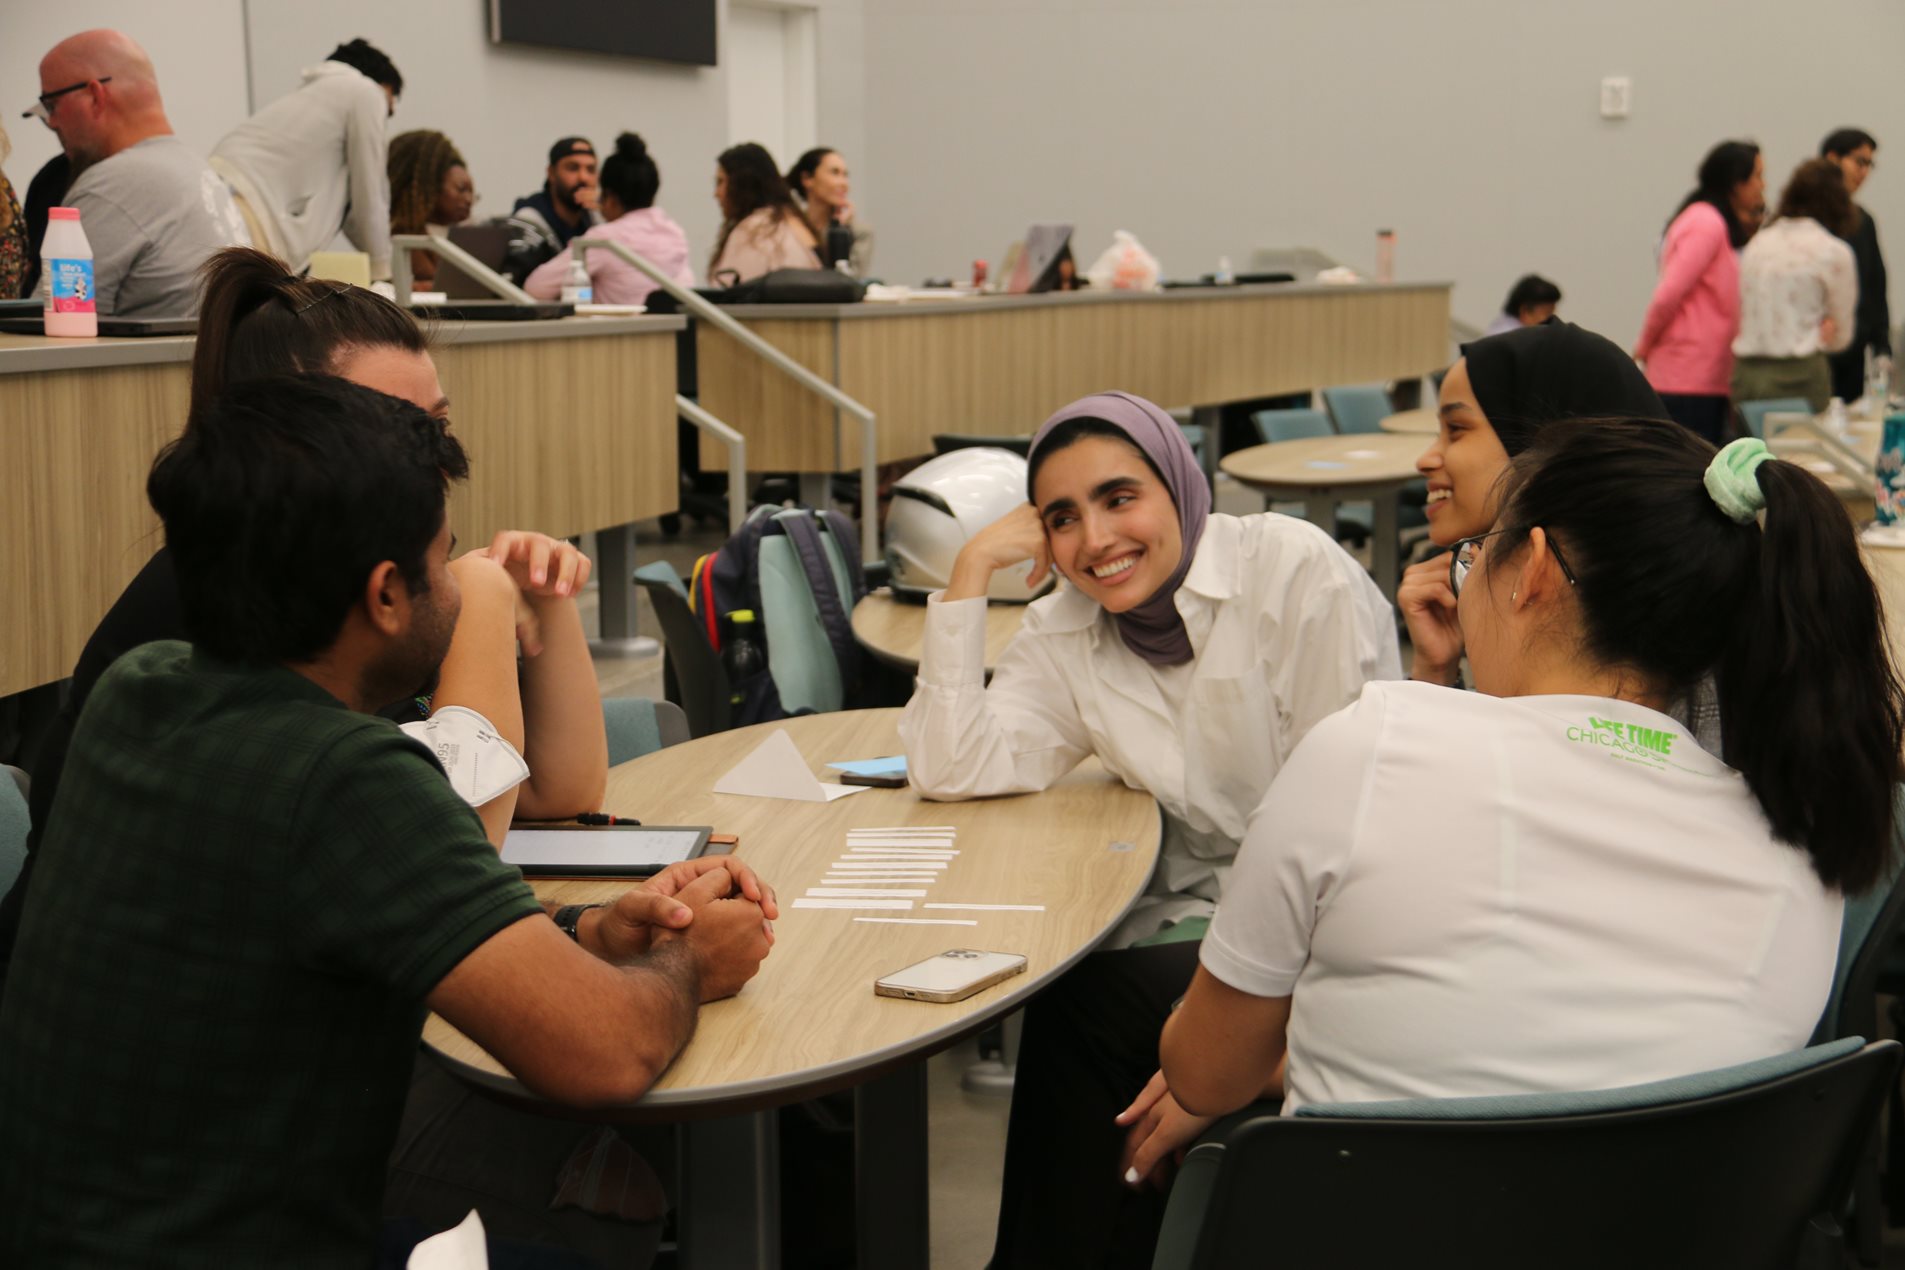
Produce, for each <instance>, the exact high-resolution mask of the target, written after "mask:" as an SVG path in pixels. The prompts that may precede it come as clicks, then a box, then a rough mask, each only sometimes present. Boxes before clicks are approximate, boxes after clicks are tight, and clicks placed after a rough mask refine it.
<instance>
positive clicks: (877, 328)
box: [695, 282, 1449, 472]
mask: <svg viewBox="0 0 1905 1270" xmlns="http://www.w3.org/2000/svg"><path fill="white" fill-rule="evenodd" d="M727 312H728V313H729V314H730V315H731V316H733V317H735V318H738V319H740V320H741V321H743V322H745V323H746V324H747V325H748V326H749V327H750V328H751V329H752V330H753V331H754V332H755V333H756V334H758V335H760V336H761V337H762V338H763V339H765V340H767V341H768V342H769V343H770V344H773V345H774V346H775V347H777V348H779V349H780V350H781V351H783V352H785V353H787V354H788V355H789V356H790V357H792V358H793V359H794V360H796V361H798V362H800V363H801V364H803V365H804V366H806V367H807V368H808V369H810V370H812V371H814V372H815V373H816V374H818V375H820V376H821V377H822V378H824V379H827V380H828V381H829V382H831V383H832V384H833V385H834V386H835V387H837V388H839V389H840V390H841V391H842V392H845V393H846V394H847V395H848V396H850V397H852V398H854V399H855V400H856V401H858V402H860V403H861V404H862V405H865V406H866V407H868V408H869V409H871V410H872V411H873V412H874V414H875V416H876V418H877V425H876V426H877V431H878V457H879V461H880V462H882V463H888V462H893V461H895V460H900V459H910V458H917V457H919V456H922V455H928V454H931V453H932V452H933V444H932V438H933V435H934V434H935V433H943V432H963V433H981V434H993V435H1003V434H1011V433H1027V432H1030V431H1031V430H1032V429H1034V428H1035V427H1037V426H1038V424H1039V423H1040V422H1041V421H1043V420H1044V418H1045V417H1046V416H1047V415H1049V414H1050V413H1051V412H1052V411H1053V410H1056V409H1057V408H1058V407H1059V406H1062V405H1064V404H1065V403H1066V402H1068V401H1072V400H1075V399H1076V398H1079V397H1083V396H1085V395H1086V394H1088V393H1093V392H1100V391H1103V390H1105V389H1111V388H1116V389H1122V390H1123V391H1126V392H1131V393H1135V394H1137V395H1138V396H1141V397H1145V398H1147V399H1149V400H1151V401H1154V402H1156V403H1158V404H1159V405H1161V406H1164V407H1166V408H1174V407H1181V406H1190V407H1214V406H1218V405H1222V404H1223V403H1226V402H1232V401H1245V400H1250V399H1253V398H1257V397H1269V396H1276V395H1279V394H1283V393H1293V392H1304V391H1309V390H1312V389H1317V388H1324V387H1329V386H1332V385H1335V384H1354V383H1368V382H1371V381H1375V380H1392V379H1411V378H1415V377H1418V376H1421V375H1426V374H1428V373H1430V372H1431V371H1434V370H1437V369H1439V368H1440V367H1442V366H1445V365H1447V364H1448V360H1449V284H1448V283H1441V282H1436V283H1397V284H1391V285H1387V286H1385V285H1377V284H1371V283H1365V284H1359V285H1355V286H1323V285H1316V284H1306V285H1299V284H1295V283H1272V284H1263V285H1253V286H1232V287H1184V288H1174V289H1172V290H1169V291H1152V292H1129V291H1089V290H1087V291H1070V292H1052V293H1048V294H1044V295H1026V296H979V297H968V298H963V299H945V300H908V301H903V302H900V303H883V302H871V301H869V302H863V303H859V304H793V305H790V304H775V305H740V306H735V307H732V308H729V309H728V310H727ZM695 344H696V353H697V359H698V363H699V379H700V400H701V404H702V405H703V406H705V407H707V409H709V410H710V411H712V412H713V413H714V414H715V415H716V416H718V417H719V418H721V419H723V420H725V421H727V422H728V423H729V424H731V425H733V426H734V427H735V428H738V429H739V430H740V431H741V432H743V433H744V434H746V436H747V438H748V466H749V467H750V468H754V469H756V470H761V471H778V472H837V471H844V470H848V469H851V468H856V467H857V466H858V465H859V461H860V435H859V432H858V430H857V429H858V425H857V423H856V422H855V421H854V420H853V419H851V418H847V419H845V420H837V419H836V418H835V414H836V412H835V410H834V408H833V407H832V406H831V405H829V404H828V403H826V402H824V401H822V400H821V399H820V398H818V397H817V396H815V395H814V394H812V393H810V392H807V391H806V390H804V389H802V388H801V387H800V386H799V385H798V384H796V383H795V382H794V381H793V380H791V379H789V378H788V377H787V376H786V375H784V374H782V373H781V372H780V371H778V370H776V369H774V368H773V367H770V366H768V365H766V364H765V363H764V362H762V360H761V359H760V358H759V357H757V356H755V355H754V354H752V353H750V352H749V351H748V350H746V349H745V348H743V347H741V346H740V345H739V344H738V343H737V342H736V341H735V340H733V339H732V338H730V337H729V336H727V335H726V334H724V333H722V332H721V331H718V330H714V329H712V328H711V327H710V326H709V325H708V324H706V323H699V324H697V326H696V334H695ZM701 461H702V463H703V464H704V465H706V466H713V467H718V466H720V464H721V463H722V462H724V461H725V456H724V455H723V454H722V453H721V452H720V451H719V448H718V446H716V445H715V444H713V443H710V442H708V441H706V440H705V439H704V441H703V442H702V454H701Z"/></svg>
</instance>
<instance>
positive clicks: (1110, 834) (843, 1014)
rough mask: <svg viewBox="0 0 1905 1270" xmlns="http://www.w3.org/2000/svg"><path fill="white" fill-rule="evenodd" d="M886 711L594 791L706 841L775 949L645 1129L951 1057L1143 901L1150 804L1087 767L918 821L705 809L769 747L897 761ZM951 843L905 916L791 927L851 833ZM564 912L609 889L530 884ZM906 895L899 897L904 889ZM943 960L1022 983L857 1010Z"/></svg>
mask: <svg viewBox="0 0 1905 1270" xmlns="http://www.w3.org/2000/svg"><path fill="white" fill-rule="evenodd" d="M899 717H900V712H899V711H898V710H861V711H851V712H846V713H840V714H822V715H810V716H806V717H803V718H799V719H789V720H785V721H783V722H780V723H767V724H760V725H757V726H755V727H751V728H741V729H737V730H735V731H732V732H723V733H717V734H716V735H713V736H707V737H702V738H700V739H699V740H695V741H690V742H687V743H686V744H683V745H677V746H674V747H672V748H669V749H666V750H660V751H657V752H655V753H653V754H647V755H644V756H643V757H641V758H638V759H636V760H634V761H633V762H629V763H624V764H622V765H621V766H619V767H616V768H615V769H613V770H612V771H611V772H610V773H609V782H608V794H607V800H606V803H605V804H604V805H605V806H607V807H608V808H609V809H611V810H612V811H614V812H616V813H618V814H627V815H633V816H639V817H640V818H641V819H643V820H646V821H648V822H649V823H650V824H676V825H713V826H714V827H715V828H716V830H717V831H718V832H725V833H734V834H738V835H739V836H740V840H741V841H740V845H739V846H738V847H737V848H736V849H735V854H736V855H737V856H738V857H739V858H741V859H743V860H745V861H747V863H748V864H749V865H751V866H752V867H753V868H754V869H755V870H756V871H758V872H759V873H760V874H761V875H762V877H764V878H765V879H766V880H767V881H768V882H769V883H770V884H771V885H773V886H774V888H775V889H776V891H777V892H778V893H779V896H780V902H781V916H780V920H779V921H777V922H776V923H775V924H774V933H775V937H776V942H775V945H774V950H773V952H772V953H771V954H770V955H769V956H768V959H767V961H766V962H765V963H764V964H763V965H762V967H761V973H760V974H759V975H757V976H756V977H755V978H754V980H753V981H752V982H750V983H749V984H748V985H747V987H746V988H745V989H744V990H743V991H742V992H741V994H740V995H739V996H737V997H734V998H731V999H729V1000H727V1001H717V1002H715V1003H713V1004H712V1005H708V1006H704V1007H703V1008H702V1011H701V1020H700V1023H699V1025H698V1027H697V1029H696V1032H695V1037H694V1040H693V1041H692V1042H690V1043H689V1045H688V1048H687V1049H686V1050H684V1051H683V1052H682V1054H681V1057H680V1058H678V1059H677V1060H676V1061H675V1064H674V1066H673V1067H671V1068H669V1069H668V1071H667V1072H666V1073H665V1074H664V1075H663V1076H662V1078H661V1080H660V1081H658V1082H657V1083H656V1084H655V1086H654V1088H653V1089H651V1090H650V1091H649V1093H648V1095H647V1097H645V1098H644V1099H642V1101H641V1103H640V1104H639V1106H640V1107H641V1108H642V1109H650V1108H652V1109H654V1110H655V1111H656V1112H657V1113H658V1118H665V1116H663V1115H662V1114H661V1113H675V1114H678V1113H679V1111H681V1110H684V1109H687V1108H691V1107H695V1106H704V1107H706V1106H714V1105H718V1107H719V1110H720V1111H721V1112H723V1113H726V1112H729V1111H739V1110H744V1109H747V1108H748V1107H750V1106H752V1107H765V1106H771V1105H774V1104H777V1103H785V1102H790V1101H793V1100H795V1099H797V1098H802V1097H808V1096H811V1095H813V1094H817V1093H821V1092H824V1091H826V1090H829V1089H837V1088H842V1087H845V1086H847V1085H852V1084H856V1083H858V1082H859V1081H861V1080H863V1079H865V1078H867V1077H869V1076H871V1075H874V1074H876V1073H878V1072H880V1071H882V1070H885V1069H887V1068H890V1067H893V1066H896V1065H898V1064H900V1063H903V1062H907V1061H910V1060H913V1059H916V1058H920V1057H924V1056H926V1055H928V1054H930V1053H932V1052H934V1051H935V1050H937V1049H940V1048H943V1047H944V1046H946V1045H949V1044H951V1043H952V1042H953V1041H955V1040H957V1039H959V1038H960V1037H961V1036H964V1035H966V1034H968V1033H970V1032H971V1031H973V1030H974V1029H976V1028H978V1027H980V1026H982V1025H983V1024H984V1023H985V1022H986V1021H987V1020H989V1019H991V1018H992V1017H994V1016H997V1015H999V1014H1002V1013H1005V1012H1006V1011H1008V1010H1011V1009H1015V1008H1017V1007H1018V1006H1019V1005H1021V1004H1023V1002H1024V1000H1025V998H1026V997H1027V996H1029V995H1030V994H1031V993H1032V992H1034V991H1035V990H1037V989H1038V988H1040V987H1042V986H1043V985H1045V984H1046V983H1048V982H1050V981H1051V979H1052V978H1053V977H1054V976H1056V975H1057V974H1059V973H1060V972H1062V971H1063V970H1065V969H1066V968H1067V967H1069V966H1070V965H1071V964H1072V963H1074V962H1075V961H1077V960H1078V959H1079V958H1080V957H1082V956H1084V955H1085V953H1087V952H1088V951H1090V950H1091V948H1092V946H1093V945H1094V944H1096V943H1097V942H1098V941H1099V940H1101V939H1103V938H1104V937H1105V936H1106V935H1107V934H1109V933H1110V932H1111V929H1112V927H1113V926H1115V925H1116V924H1117V922H1118V920H1119V919H1120V918H1121V917H1122V916H1123V915H1124V913H1125V911H1126V910H1127V909H1129V908H1130V906H1131V904H1132V902H1133V901H1134V900H1135V899H1136V898H1137V897H1138V896H1139V895H1140V894H1141V893H1142V892H1143V890H1144V887H1145V884H1146V882H1147V881H1148V880H1149V878H1150V876H1151V870H1152V866H1153V865H1154V864H1155V862H1156V860H1157V850H1158V841H1159V834H1160V821H1159V815H1158V809H1157V803H1156V802H1155V801H1154V800H1153V799H1152V798H1151V796H1150V795H1149V794H1145V793H1141V792H1139V791H1137V790H1133V789H1128V788H1126V787H1125V785H1124V784H1123V783H1121V782H1119V781H1116V780H1113V779H1112V778H1111V777H1109V776H1107V775H1106V774H1105V772H1104V770H1103V769H1102V768H1101V767H1099V766H1098V763H1097V761H1096V760H1088V761H1087V762H1086V763H1085V764H1084V765H1083V766H1081V767H1080V768H1079V769H1078V770H1077V771H1076V772H1074V773H1073V774H1072V775H1071V776H1069V777H1068V778H1066V779H1065V780H1064V781H1061V782H1060V783H1059V784H1058V785H1056V786H1054V787H1053V788H1052V789H1049V790H1047V791H1046V792H1044V793H1042V794H1034V795H1027V796H1023V797H1016V798H993V799H984V800H980V801H975V802H965V803H929V802H926V801H924V800H923V799H921V798H920V797H919V796H918V795H917V794H915V793H914V792H913V791H912V790H910V789H869V790H867V791H866V792H865V793H860V794H854V795H852V796H851V797H848V798H841V799H838V800H836V801H834V802H831V803H803V802H794V801H789V800H783V799H774V798H750V797H746V796H742V795H736V794H714V793H711V792H709V791H710V788H711V787H712V786H713V785H714V783H715V782H716V781H718V780H719V779H720V778H721V777H722V776H723V775H724V774H726V772H727V771H728V769H729V768H731V767H732V766H733V765H734V764H735V763H737V762H739V761H740V760H741V759H742V758H743V757H745V756H746V755H747V754H748V753H750V752H751V751H752V750H753V749H754V748H755V747H756V746H757V745H759V744H760V743H761V742H762V741H764V740H766V739H767V737H768V736H769V734H770V733H771V732H772V731H773V730H774V729H775V728H785V729H786V730H787V732H788V734H789V735H790V736H791V737H792V738H793V739H794V742H795V744H796V745H798V746H799V747H800V751H801V754H802V755H803V756H804V757H805V758H806V759H807V761H808V763H809V764H810V765H811V766H812V767H813V769H814V771H815V773H816V774H817V775H821V776H822V778H823V779H825V778H826V776H827V775H829V773H828V771H827V768H826V766H825V764H826V763H828V762H832V761H841V760H846V759H864V758H876V757H879V756H881V755H886V754H894V753H897V752H898V751H899V748H900V743H899V731H898V726H899ZM897 825H930V826H941V825H951V826H954V827H956V829H957V831H958V833H957V839H956V841H955V843H954V847H955V848H956V849H957V850H958V852H959V854H958V855H957V856H955V857H954V858H953V860H952V863H951V865H950V867H948V868H947V869H945V870H944V871H943V875H942V877H941V879H940V880H939V881H937V882H935V883H933V884H931V885H930V886H927V887H926V888H925V889H926V891H927V896H926V899H925V900H923V901H921V900H915V901H914V904H915V909H914V910H913V911H911V912H880V911H866V912H861V911H858V910H843V909H797V908H794V907H793V904H792V901H793V900H794V899H795V898H797V897H799V896H801V895H802V894H804V893H805V892H806V890H807V889H808V888H809V887H813V886H817V885H820V884H821V881H822V875H823V874H824V873H825V872H826V871H827V869H828V867H829V866H830V865H831V864H832V863H833V862H834V861H836V860H838V859H839V858H840V857H841V856H842V855H843V854H844V852H845V847H846V831H847V830H848V829H849V828H859V827H880V828H887V827H892V826H897ZM535 889H536V894H537V895H538V896H539V897H541V898H543V899H555V900H560V901H562V902H564V903H585V902H591V901H595V900H605V899H612V898H614V897H615V896H616V895H618V894H620V893H621V892H622V890H623V889H625V884H621V883H616V882H538V883H536V884H535ZM914 889H916V888H914ZM929 902H930V903H960V902H964V903H984V904H1040V905H1044V906H1045V907H1044V911H1043V912H994V911H968V912H954V911H949V910H939V909H935V910H922V909H919V908H918V905H919V904H921V903H929ZM856 917H936V918H951V919H964V920H972V921H976V922H977V925H973V926H902V925H889V924H873V923H864V922H856V921H855V920H854V918H856ZM949 948H978V949H983V950H986V951H990V952H1014V953H1023V954H1024V955H1025V956H1026V958H1027V959H1028V964H1027V966H1026V971H1025V973H1024V974H1021V975H1016V976H1014V977H1013V978H1011V979H1008V980H1006V981H1005V982H1004V983H1002V984H999V985H997V986H996V987H992V988H988V989H986V990H985V991H984V992H981V993H979V994H978V995H977V996H974V997H970V998H968V999H966V1000H965V1001H961V1002H957V1003H954V1004H951V1005H937V1004H930V1003H926V1002H919V1001H903V1000H898V999H895V998H889V997H876V996H875V995H874V994H873V981H874V980H875V979H878V978H880V977H881V976H882V975H886V974H890V973H892V972H893V971H896V970H900V969H902V968H904V967H906V966H909V965H912V964H913V963H914V962H917V961H922V960H924V959H926V958H928V957H932V956H935V955H937V954H939V953H942V952H944V951H946V950H947V949H949ZM423 1035H424V1040H425V1042H426V1043H428V1044H429V1045H430V1046H432V1047H433V1048H434V1049H435V1050H436V1051H437V1052H438V1054H439V1055H441V1056H442V1057H443V1058H445V1059H446V1060H448V1062H449V1064H450V1066H451V1067H452V1068H454V1069H456V1070H458V1071H459V1072H461V1073H462V1074H463V1075H464V1076H466V1077H467V1078H469V1079H472V1080H475V1081H477V1082H478V1083H481V1084H485V1085H488V1086H491V1087H493V1088H496V1089H499V1090H503V1091H505V1092H508V1093H511V1094H514V1095H517V1096H525V1097H526V1096H527V1095H526V1093H525V1091H524V1090H523V1089H522V1087H521V1086H520V1085H518V1084H517V1083H516V1081H515V1080H514V1079H513V1078H512V1077H510V1076H509V1074H508V1073H507V1072H506V1071H505V1070H504V1069H503V1068H502V1066H501V1065H500V1064H498V1063H497V1062H496V1060H495V1059H493V1058H491V1057H490V1056H489V1055H488V1054H486V1053H484V1052H483V1050H482V1049H481V1048H480V1047H479V1046H477V1045H476V1044H475V1042H473V1041H471V1040H469V1039H468V1038H467V1037H465V1036H463V1035H462V1034H461V1033H459V1032H458V1031H457V1030H456V1029H455V1028H453V1027H451V1026H450V1025H449V1024H448V1023H446V1022H444V1021H443V1020H442V1019H439V1018H437V1017H435V1016H434V1015H433V1016H431V1018H430V1020H429V1022H428V1024H427V1025H426V1026H425V1028H424V1034H423Z"/></svg>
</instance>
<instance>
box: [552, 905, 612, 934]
mask: <svg viewBox="0 0 1905 1270" xmlns="http://www.w3.org/2000/svg"><path fill="white" fill-rule="evenodd" d="M601 907H602V906H601V905H600V904H564V905H563V906H562V907H561V908H559V909H557V910H556V913H555V923H556V929H558V930H560V931H561V932H562V933H563V934H565V935H567V936H568V937H569V938H570V939H573V940H575V941H576V942H577V943H581V942H582V936H581V935H580V934H578V933H577V932H576V927H577V926H580V925H581V924H582V915H583V914H584V913H586V912H588V911H589V910H590V909H592V908H601Z"/></svg>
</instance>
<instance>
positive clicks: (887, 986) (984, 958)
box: [873, 948, 1025, 1003]
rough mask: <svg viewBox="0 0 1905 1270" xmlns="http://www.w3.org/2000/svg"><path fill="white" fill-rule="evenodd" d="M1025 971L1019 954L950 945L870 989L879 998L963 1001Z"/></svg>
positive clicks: (895, 972) (1021, 956)
mask: <svg viewBox="0 0 1905 1270" xmlns="http://www.w3.org/2000/svg"><path fill="white" fill-rule="evenodd" d="M1024 972H1025V957H1024V956H1023V955H1022V954H1019V953H999V952H980V951H979V950H978V949H975V948H949V949H947V950H946V951H945V952H943V953H941V954H939V956H937V957H928V958H927V959H926V960H925V961H921V962H917V963H915V964H913V965H911V966H908V967H907V968H906V969H904V970H896V971H894V972H893V973H892V974H890V975H887V976H886V977H885V978H884V979H877V980H875V981H874V984H873V991H874V993H875V994H877V995H879V996H882V997H905V998H906V999H907V1000H909V1001H938V1002H942V1003H943V1002H948V1001H964V1000H965V999H966V998H967V997H969V996H971V995H972V994H973V993H975V992H979V991H982V990H983V989H986V988H990V987H991V986H992V985H993V984H995V983H999V982H1001V981H1003V980H1006V979H1010V978H1011V977H1012V976H1013V975H1016V974H1023V973H1024Z"/></svg>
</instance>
